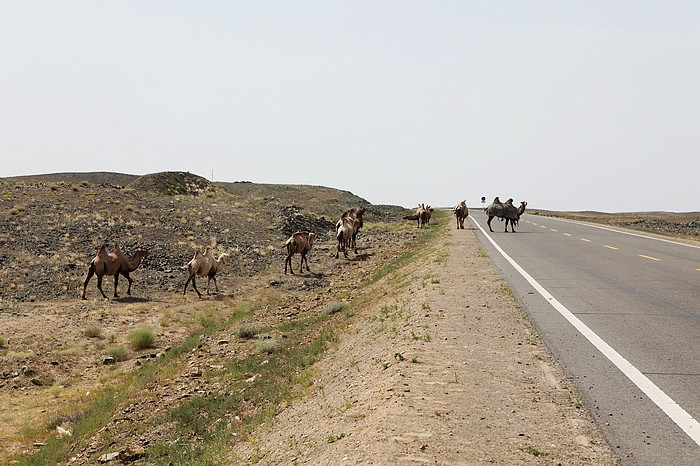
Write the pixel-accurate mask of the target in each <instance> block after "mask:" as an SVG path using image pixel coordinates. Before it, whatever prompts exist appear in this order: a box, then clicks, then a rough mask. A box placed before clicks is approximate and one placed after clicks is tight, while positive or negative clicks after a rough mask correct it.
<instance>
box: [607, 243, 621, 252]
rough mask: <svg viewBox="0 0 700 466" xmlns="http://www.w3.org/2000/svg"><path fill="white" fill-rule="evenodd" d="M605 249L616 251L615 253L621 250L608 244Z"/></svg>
mask: <svg viewBox="0 0 700 466" xmlns="http://www.w3.org/2000/svg"><path fill="white" fill-rule="evenodd" d="M605 247H606V248H608V249H612V250H614V251H619V250H620V249H619V248H616V247H615V246H608V245H607V244H606V245H605Z"/></svg>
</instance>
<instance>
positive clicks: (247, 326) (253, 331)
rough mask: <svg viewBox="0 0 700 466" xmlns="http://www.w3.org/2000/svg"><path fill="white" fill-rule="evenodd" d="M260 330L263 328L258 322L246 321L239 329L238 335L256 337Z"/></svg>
mask: <svg viewBox="0 0 700 466" xmlns="http://www.w3.org/2000/svg"><path fill="white" fill-rule="evenodd" d="M260 332H261V330H260V326H259V325H258V324H256V323H253V322H245V323H243V325H241V328H240V329H239V330H238V336H239V337H240V338H254V337H255V336H256V335H257V334H258V333H260Z"/></svg>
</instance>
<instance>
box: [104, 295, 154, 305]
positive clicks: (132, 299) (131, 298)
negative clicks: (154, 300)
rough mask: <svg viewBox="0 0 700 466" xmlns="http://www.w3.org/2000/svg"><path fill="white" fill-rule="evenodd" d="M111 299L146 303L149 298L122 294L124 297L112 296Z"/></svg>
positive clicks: (120, 301) (122, 301)
mask: <svg viewBox="0 0 700 466" xmlns="http://www.w3.org/2000/svg"><path fill="white" fill-rule="evenodd" d="M112 300H113V301H116V302H118V303H127V304H129V303H148V302H150V301H151V300H150V299H149V298H137V297H135V296H124V297H121V296H120V297H118V298H112Z"/></svg>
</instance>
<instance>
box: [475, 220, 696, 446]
mask: <svg viewBox="0 0 700 466" xmlns="http://www.w3.org/2000/svg"><path fill="white" fill-rule="evenodd" d="M470 217H471V215H470ZM472 221H473V222H474V223H475V224H476V226H478V227H479V230H481V232H482V233H483V234H484V236H486V238H487V239H488V240H489V242H490V243H491V244H492V245H493V247H495V248H496V250H497V251H498V252H499V253H500V254H501V255H502V256H503V258H504V259H506V260H507V261H508V262H509V263H510V265H512V266H513V268H514V269H515V270H517V271H518V273H520V275H522V276H523V278H524V279H525V280H527V282H528V283H529V284H530V285H532V287H533V288H535V290H537V292H538V293H539V294H540V295H541V296H542V297H543V298H544V299H545V301H547V302H548V303H549V304H550V305H551V306H552V307H553V308H554V309H556V310H557V311H558V312H559V314H561V315H562V317H564V318H565V319H566V320H568V321H569V323H570V324H571V325H573V326H574V328H575V329H576V330H578V331H579V332H581V335H583V336H584V337H586V339H587V340H588V341H590V342H591V344H592V345H593V346H595V347H596V348H597V349H598V351H600V352H601V353H602V354H603V356H605V357H606V358H608V359H609V360H610V362H612V363H613V364H615V366H616V367H617V368H618V369H620V371H621V372H622V373H623V374H625V376H627V378H628V379H630V380H631V381H632V383H634V384H635V385H636V386H637V387H638V388H639V389H640V390H641V391H642V392H644V394H645V395H646V396H648V397H649V399H650V400H651V401H653V402H654V404H656V406H658V407H659V408H661V410H662V411H663V412H664V413H666V415H667V416H668V417H670V418H671V420H672V421H673V422H675V423H676V425H678V427H680V428H681V429H683V432H685V433H686V434H688V437H690V438H691V439H692V440H693V441H694V442H695V443H696V444H698V446H700V423H699V422H698V421H696V420H695V418H693V416H691V415H690V414H689V413H688V412H687V411H686V410H684V409H683V408H681V407H680V406H679V405H678V403H676V402H675V401H673V400H672V399H671V397H670V396H668V395H666V393H664V392H663V391H662V390H661V389H660V388H659V387H657V386H656V384H654V382H652V381H651V380H649V378H648V377H647V376H645V375H644V374H642V373H641V371H640V370H639V369H637V368H636V367H634V366H633V365H632V364H631V363H630V362H629V361H627V360H626V359H625V358H624V357H622V355H621V354H620V353H618V352H617V351H615V350H614V349H613V348H612V347H611V346H610V345H608V344H607V343H606V342H605V341H604V340H603V339H602V338H600V337H599V336H598V335H597V334H596V333H595V332H594V331H593V330H591V329H590V328H589V327H588V326H587V325H586V324H584V323H583V322H581V320H580V319H579V318H578V317H576V316H575V315H574V314H573V313H572V312H571V311H569V310H568V309H567V308H566V307H565V306H564V305H563V304H562V303H560V302H559V301H558V300H557V299H556V298H555V297H554V296H552V295H551V294H550V293H549V291H547V290H545V289H544V287H543V286H542V285H540V284H539V283H538V282H537V281H536V280H535V279H534V278H532V276H531V275H530V274H529V273H527V272H526V271H525V269H523V268H522V267H520V265H519V264H518V263H517V262H515V261H514V260H513V259H512V258H511V257H510V256H509V255H508V254H506V252H505V251H504V250H503V249H501V247H500V246H499V245H498V244H496V242H495V241H494V240H493V239H491V236H489V234H488V233H486V231H485V230H484V229H483V228H481V225H479V222H477V221H476V219H474V217H472Z"/></svg>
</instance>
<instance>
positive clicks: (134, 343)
mask: <svg viewBox="0 0 700 466" xmlns="http://www.w3.org/2000/svg"><path fill="white" fill-rule="evenodd" d="M155 340H156V336H155V334H154V333H153V330H151V329H150V328H142V329H139V330H134V331H133V332H131V333H130V334H129V343H131V347H132V348H134V349H135V350H141V349H146V348H152V347H153V343H154V342H155Z"/></svg>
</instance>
